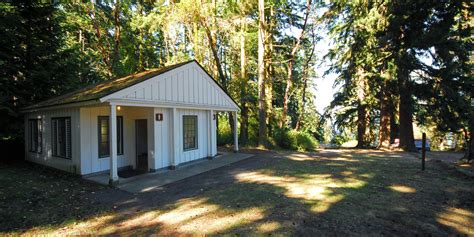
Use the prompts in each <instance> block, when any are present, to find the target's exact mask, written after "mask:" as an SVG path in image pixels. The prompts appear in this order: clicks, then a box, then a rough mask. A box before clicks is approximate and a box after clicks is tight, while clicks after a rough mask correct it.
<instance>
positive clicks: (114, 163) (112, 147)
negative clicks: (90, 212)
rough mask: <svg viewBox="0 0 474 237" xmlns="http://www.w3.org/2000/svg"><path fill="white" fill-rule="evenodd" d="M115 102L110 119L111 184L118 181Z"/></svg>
mask: <svg viewBox="0 0 474 237" xmlns="http://www.w3.org/2000/svg"><path fill="white" fill-rule="evenodd" d="M116 107H117V106H116V105H115V104H110V117H109V118H110V120H109V143H110V144H109V148H110V152H109V154H110V158H109V164H110V165H109V168H110V177H109V184H111V185H115V184H117V183H118V181H119V179H118V174H117V110H116Z"/></svg>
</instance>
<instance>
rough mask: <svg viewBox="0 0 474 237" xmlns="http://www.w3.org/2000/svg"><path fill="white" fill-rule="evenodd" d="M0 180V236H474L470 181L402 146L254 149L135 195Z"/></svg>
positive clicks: (43, 176)
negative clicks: (302, 150)
mask: <svg viewBox="0 0 474 237" xmlns="http://www.w3.org/2000/svg"><path fill="white" fill-rule="evenodd" d="M0 183H1V193H0V195H1V196H0V205H1V207H2V208H1V213H0V218H1V222H2V225H1V234H59V235H63V234H132V233H133V234H166V235H203V234H208V235H219V234H239V235H248V234H254V233H256V234H269V233H275V234H283V235H300V234H304V235H310V234H326V235H327V234H339V235H367V234H372V235H415V234H421V235H423V234H432V235H450V234H451V235H452V234H468V235H469V234H474V201H473V199H472V197H473V196H474V190H473V183H474V180H473V179H472V178H470V177H468V176H465V175H463V174H460V173H458V172H457V171H456V170H455V169H450V168H448V167H447V166H444V165H443V164H441V163H439V162H428V163H427V170H425V171H424V172H423V171H421V170H420V163H419V160H418V159H416V158H414V157H413V155H412V154H410V153H395V152H394V153H388V152H380V151H370V150H320V151H318V152H317V153H296V152H284V151H280V152H257V155H256V156H255V157H254V158H250V159H247V160H244V161H241V162H238V163H235V164H233V165H231V166H228V167H224V168H220V169H217V170H213V171H210V172H207V173H203V174H201V175H198V176H195V177H191V178H188V179H185V180H182V181H179V182H176V183H173V184H170V185H167V186H165V187H163V188H162V189H161V190H158V191H155V192H150V193H144V194H129V193H125V192H123V191H121V190H117V189H113V188H106V187H100V186H96V185H94V184H90V183H86V182H83V181H82V180H80V179H79V178H76V177H71V176H66V177H65V176H64V175H61V174H58V173H55V172H52V173H51V172H44V171H42V170H38V169H32V168H31V167H30V166H3V167H2V172H1V174H0ZM33 187H35V188H33ZM30 202H32V203H31V204H30Z"/></svg>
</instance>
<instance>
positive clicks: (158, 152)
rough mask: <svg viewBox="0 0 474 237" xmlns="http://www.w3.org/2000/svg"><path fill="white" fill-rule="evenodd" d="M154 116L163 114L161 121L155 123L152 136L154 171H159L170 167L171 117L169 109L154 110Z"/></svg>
mask: <svg viewBox="0 0 474 237" xmlns="http://www.w3.org/2000/svg"><path fill="white" fill-rule="evenodd" d="M154 112H155V114H156V113H161V114H163V121H156V120H154V123H155V125H154V126H155V129H154V135H155V167H154V168H155V169H161V168H165V167H168V166H169V165H170V158H171V151H170V144H171V143H170V140H171V139H170V132H171V129H170V126H171V116H170V111H169V109H164V108H155V109H154Z"/></svg>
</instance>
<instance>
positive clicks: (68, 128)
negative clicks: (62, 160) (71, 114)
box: [64, 118, 72, 158]
mask: <svg viewBox="0 0 474 237" xmlns="http://www.w3.org/2000/svg"><path fill="white" fill-rule="evenodd" d="M64 120H65V123H66V139H65V140H66V157H67V158H71V157H72V151H71V150H72V149H71V119H70V118H67V119H64Z"/></svg>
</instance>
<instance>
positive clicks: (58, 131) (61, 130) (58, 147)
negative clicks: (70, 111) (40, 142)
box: [51, 117, 72, 159]
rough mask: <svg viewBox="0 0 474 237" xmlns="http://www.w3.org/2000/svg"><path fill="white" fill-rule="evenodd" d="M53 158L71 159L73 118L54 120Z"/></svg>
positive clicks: (52, 121)
mask: <svg viewBox="0 0 474 237" xmlns="http://www.w3.org/2000/svg"><path fill="white" fill-rule="evenodd" d="M51 126H52V129H51V130H52V143H53V144H52V148H53V156H57V157H62V158H66V159H71V156H72V146H71V118H70V117H66V118H52V119H51Z"/></svg>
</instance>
